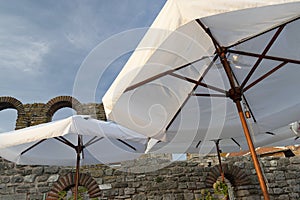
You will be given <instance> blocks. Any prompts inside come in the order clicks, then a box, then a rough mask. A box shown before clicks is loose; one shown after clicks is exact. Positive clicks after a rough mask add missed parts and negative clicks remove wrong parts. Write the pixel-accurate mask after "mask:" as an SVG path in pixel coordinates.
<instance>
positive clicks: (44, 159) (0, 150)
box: [0, 115, 148, 166]
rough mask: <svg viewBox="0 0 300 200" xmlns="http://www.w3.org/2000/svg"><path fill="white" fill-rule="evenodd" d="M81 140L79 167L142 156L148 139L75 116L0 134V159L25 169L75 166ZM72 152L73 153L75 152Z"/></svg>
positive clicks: (125, 129)
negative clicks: (22, 166)
mask: <svg viewBox="0 0 300 200" xmlns="http://www.w3.org/2000/svg"><path fill="white" fill-rule="evenodd" d="M78 137H80V140H81V145H82V146H83V150H82V153H81V158H80V160H81V165H91V164H100V163H103V164H110V163H116V162H121V161H124V160H130V159H135V158H137V157H139V156H140V155H141V154H142V153H144V151H145V148H146V144H147V141H148V139H147V137H145V136H143V135H140V134H138V133H136V132H134V131H131V130H129V129H127V128H124V127H122V126H120V125H117V124H115V123H113V122H105V121H100V120H96V119H93V118H91V117H89V116H82V115H74V116H71V117H68V118H66V119H62V120H58V121H53V122H49V123H45V124H40V125H37V126H31V127H28V128H24V129H19V130H16V131H11V132H6V133H1V134H0V156H1V157H3V158H5V159H7V160H9V161H12V162H15V163H17V164H24V165H57V166H74V165H75V164H76V150H75V149H74V148H76V147H77V146H78ZM74 150H75V151H74Z"/></svg>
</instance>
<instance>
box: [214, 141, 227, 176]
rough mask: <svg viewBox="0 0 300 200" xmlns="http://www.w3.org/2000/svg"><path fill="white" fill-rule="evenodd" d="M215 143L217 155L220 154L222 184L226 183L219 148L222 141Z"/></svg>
mask: <svg viewBox="0 0 300 200" xmlns="http://www.w3.org/2000/svg"><path fill="white" fill-rule="evenodd" d="M214 142H215V144H216V148H217V154H218V160H219V170H220V174H221V177H222V182H224V181H225V176H224V172H223V168H222V161H221V155H220V147H219V142H220V140H215V141H214Z"/></svg>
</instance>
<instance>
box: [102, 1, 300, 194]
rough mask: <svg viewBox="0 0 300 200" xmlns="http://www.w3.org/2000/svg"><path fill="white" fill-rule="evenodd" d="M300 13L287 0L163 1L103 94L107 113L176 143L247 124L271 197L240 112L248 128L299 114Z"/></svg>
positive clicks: (236, 131)
mask: <svg viewBox="0 0 300 200" xmlns="http://www.w3.org/2000/svg"><path fill="white" fill-rule="evenodd" d="M299 17H300V2H299V1H293V0H287V1H286V0H263V1H252V0H240V1H235V0H211V1H201V0H189V1H186V0H168V1H167V2H166V4H165V6H164V7H163V9H162V10H161V12H160V14H159V15H158V17H157V18H156V20H155V21H154V23H153V24H152V26H151V28H150V30H149V31H148V32H147V34H146V35H145V37H144V38H143V40H142V41H141V43H140V44H139V46H138V48H137V49H136V51H135V52H134V53H133V54H132V56H131V58H130V59H129V60H128V62H127V63H126V65H125V66H124V68H123V70H122V71H121V73H120V74H119V75H118V77H117V78H116V80H115V81H114V83H113V84H112V85H111V87H110V88H109V90H108V91H107V93H106V94H105V96H104V97H103V103H104V107H105V111H106V114H107V117H108V119H110V120H113V121H115V122H117V123H120V124H122V125H124V126H126V127H128V128H131V129H133V130H136V131H138V132H139V133H142V134H145V135H147V136H149V137H153V138H156V139H158V140H166V141H171V142H173V141H177V143H180V142H178V141H182V142H181V145H178V147H177V150H178V151H187V150H188V149H189V146H190V145H195V144H197V146H199V147H201V145H198V144H199V142H200V144H201V142H203V141H209V140H216V139H222V140H225V139H229V140H230V139H231V138H234V139H235V138H239V137H240V136H241V133H242V132H244V133H245V138H246V141H247V145H248V146H249V148H250V151H251V155H252V158H253V163H254V166H255V169H256V171H257V175H258V178H259V182H260V185H261V188H262V191H263V194H264V197H265V199H269V197H268V193H267V188H266V184H265V181H264V178H263V176H262V172H261V169H260V166H259V162H258V160H257V157H256V154H255V148H254V145H253V143H252V138H251V135H250V132H249V127H248V125H247V121H246V119H245V116H244V114H243V111H245V113H247V116H251V121H250V123H251V127H253V135H252V137H255V135H259V134H261V136H262V137H263V135H265V137H263V138H267V137H269V136H270V134H268V132H271V131H272V130H276V129H278V128H280V127H283V126H285V125H288V124H289V123H291V122H293V121H297V120H299V119H300V103H299V102H300V93H299V92H296V91H298V89H299V88H298V87H299V84H300V79H299V75H300V68H299V64H300V48H299V45H298V44H299V43H300V37H299V31H300V22H299ZM237 111H238V112H237ZM269 142H271V141H269V140H264V142H263V143H261V144H260V145H266V144H268V143H269ZM232 144H233V145H235V144H234V143H232ZM162 151H164V149H162Z"/></svg>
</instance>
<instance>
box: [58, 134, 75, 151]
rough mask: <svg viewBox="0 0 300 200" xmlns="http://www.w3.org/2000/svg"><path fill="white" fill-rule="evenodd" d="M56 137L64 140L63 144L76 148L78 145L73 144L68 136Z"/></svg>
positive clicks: (61, 140)
mask: <svg viewBox="0 0 300 200" xmlns="http://www.w3.org/2000/svg"><path fill="white" fill-rule="evenodd" d="M54 139H56V140H58V141H59V142H62V143H63V144H65V145H67V146H69V147H71V148H73V149H76V146H75V145H74V144H72V143H71V142H70V141H69V140H67V139H66V138H64V137H62V136H59V137H55V138H54Z"/></svg>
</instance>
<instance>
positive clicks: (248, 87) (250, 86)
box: [244, 62, 287, 92]
mask: <svg viewBox="0 0 300 200" xmlns="http://www.w3.org/2000/svg"><path fill="white" fill-rule="evenodd" d="M286 64H287V62H283V63H281V64H280V65H278V66H277V67H275V68H274V69H272V70H270V71H269V72H267V73H266V74H264V75H262V76H261V77H259V78H258V79H256V80H255V81H253V82H252V83H250V84H249V85H248V86H247V87H245V88H244V92H246V91H247V90H249V89H250V88H252V87H253V86H254V85H256V84H257V83H259V82H261V81H262V80H264V79H265V78H267V77H268V76H270V75H271V74H273V73H274V72H275V71H277V70H278V69H280V68H281V67H283V66H284V65H286Z"/></svg>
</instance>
